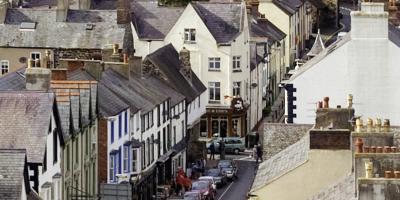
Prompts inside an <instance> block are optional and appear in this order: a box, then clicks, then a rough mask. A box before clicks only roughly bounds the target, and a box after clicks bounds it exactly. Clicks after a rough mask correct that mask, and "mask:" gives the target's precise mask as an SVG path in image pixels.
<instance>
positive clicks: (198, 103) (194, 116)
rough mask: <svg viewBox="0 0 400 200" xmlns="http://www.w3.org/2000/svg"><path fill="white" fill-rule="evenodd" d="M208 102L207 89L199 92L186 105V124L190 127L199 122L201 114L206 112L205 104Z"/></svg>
mask: <svg viewBox="0 0 400 200" xmlns="http://www.w3.org/2000/svg"><path fill="white" fill-rule="evenodd" d="M207 103H208V94H207V91H204V92H203V93H201V95H200V96H198V97H196V99H195V100H193V101H192V102H190V103H189V104H188V105H187V108H186V111H187V113H188V119H187V126H188V127H189V128H190V127H192V126H193V125H195V124H196V123H198V122H199V120H200V118H201V116H202V115H204V114H205V113H206V104H207Z"/></svg>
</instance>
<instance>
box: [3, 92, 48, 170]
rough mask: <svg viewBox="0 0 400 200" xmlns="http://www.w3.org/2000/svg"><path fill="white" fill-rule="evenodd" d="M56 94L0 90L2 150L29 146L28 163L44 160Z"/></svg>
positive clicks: (27, 147)
mask: <svg viewBox="0 0 400 200" xmlns="http://www.w3.org/2000/svg"><path fill="white" fill-rule="evenodd" d="M53 103H54V95H53V94H52V93H48V92H37V91H36V92H30V91H7V92H6V91H3V92H0V110H1V112H0V130H1V131H0V138H1V140H0V149H27V157H28V162H32V163H42V162H43V159H44V152H45V147H46V145H45V144H46V138H47V131H48V129H49V128H48V127H49V124H50V118H51V113H52V112H53Z"/></svg>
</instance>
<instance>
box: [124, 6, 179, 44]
mask: <svg viewBox="0 0 400 200" xmlns="http://www.w3.org/2000/svg"><path fill="white" fill-rule="evenodd" d="M131 10H132V13H131V16H132V23H133V26H134V27H135V30H136V32H137V34H138V37H139V38H140V39H153V40H162V39H164V37H165V36H166V35H167V33H168V32H169V31H170V30H171V28H172V27H173V26H174V25H175V23H176V21H178V19H179V17H180V16H181V14H182V12H183V10H184V7H164V6H158V2H157V1H137V0H134V1H132V2H131Z"/></svg>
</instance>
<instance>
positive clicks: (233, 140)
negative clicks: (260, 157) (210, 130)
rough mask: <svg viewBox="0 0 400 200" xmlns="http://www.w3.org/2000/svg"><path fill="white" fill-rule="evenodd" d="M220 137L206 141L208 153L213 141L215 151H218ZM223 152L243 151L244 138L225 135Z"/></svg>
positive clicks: (235, 152)
mask: <svg viewBox="0 0 400 200" xmlns="http://www.w3.org/2000/svg"><path fill="white" fill-rule="evenodd" d="M221 140H222V138H214V139H212V140H211V141H209V142H207V149H208V153H211V152H210V145H211V143H213V142H214V147H215V153H219V143H220V141H221ZM224 143H225V153H234V154H239V153H240V152H244V150H245V140H244V138H240V137H225V138H224Z"/></svg>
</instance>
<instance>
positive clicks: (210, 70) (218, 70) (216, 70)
mask: <svg viewBox="0 0 400 200" xmlns="http://www.w3.org/2000/svg"><path fill="white" fill-rule="evenodd" d="M208 71H209V72H220V71H221V70H220V69H208Z"/></svg>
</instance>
